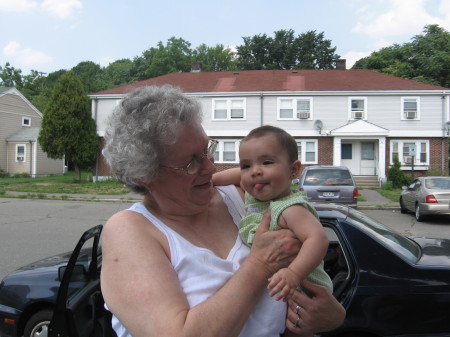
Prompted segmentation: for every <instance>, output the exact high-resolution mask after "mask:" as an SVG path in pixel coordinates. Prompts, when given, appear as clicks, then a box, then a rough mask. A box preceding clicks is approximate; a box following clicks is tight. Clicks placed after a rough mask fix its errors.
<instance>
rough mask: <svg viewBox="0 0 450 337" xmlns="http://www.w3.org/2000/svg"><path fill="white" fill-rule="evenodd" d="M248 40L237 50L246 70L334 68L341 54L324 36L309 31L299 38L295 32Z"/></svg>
mask: <svg viewBox="0 0 450 337" xmlns="http://www.w3.org/2000/svg"><path fill="white" fill-rule="evenodd" d="M274 34H275V36H274V37H273V38H272V37H269V36H267V35H266V34H263V35H255V36H253V37H244V38H243V39H244V44H243V45H241V46H238V47H237V56H238V63H239V65H240V68H241V69H244V70H262V69H332V68H334V64H335V62H336V60H337V59H339V57H340V56H339V55H337V54H335V52H336V47H331V41H330V40H327V39H325V38H324V34H323V33H319V34H318V33H316V31H308V32H306V33H303V34H300V35H298V36H297V37H296V36H295V33H294V31H293V30H292V29H289V30H279V31H276V32H274Z"/></svg>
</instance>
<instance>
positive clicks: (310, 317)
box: [284, 281, 345, 337]
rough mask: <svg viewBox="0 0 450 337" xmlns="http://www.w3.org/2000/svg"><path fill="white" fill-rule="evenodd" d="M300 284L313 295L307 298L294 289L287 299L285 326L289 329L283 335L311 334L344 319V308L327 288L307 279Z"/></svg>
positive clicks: (331, 327) (330, 327)
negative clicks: (290, 296)
mask: <svg viewBox="0 0 450 337" xmlns="http://www.w3.org/2000/svg"><path fill="white" fill-rule="evenodd" d="M301 285H302V287H303V288H305V289H306V290H308V291H310V292H311V293H312V295H313V296H312V298H309V297H308V296H306V295H305V294H302V293H300V292H298V291H296V292H295V293H294V295H293V296H292V298H291V299H290V300H289V301H288V313H287V318H286V328H287V330H289V331H287V330H286V332H285V334H284V336H285V337H287V336H302V337H303V336H312V335H313V334H314V333H318V332H325V331H330V330H333V329H336V328H337V327H339V326H340V325H341V324H342V322H343V321H344V319H345V309H344V307H343V306H342V305H341V304H340V303H339V302H338V301H337V300H336V298H334V296H333V295H332V294H331V293H330V292H329V291H328V289H326V288H325V287H322V286H319V285H316V284H313V283H311V282H308V281H303V282H302V283H301Z"/></svg>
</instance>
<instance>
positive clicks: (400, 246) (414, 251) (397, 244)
mask: <svg viewBox="0 0 450 337" xmlns="http://www.w3.org/2000/svg"><path fill="white" fill-rule="evenodd" d="M349 218H350V219H351V220H352V221H353V222H356V223H359V224H360V226H359V227H360V228H362V229H363V230H364V231H366V232H368V233H369V234H371V236H372V237H374V238H375V239H376V240H378V241H380V242H383V243H384V244H385V245H387V246H388V247H390V248H391V249H392V250H393V251H394V252H396V253H397V254H398V255H400V256H402V257H403V258H405V259H406V260H408V261H410V262H412V263H416V262H417V261H418V260H419V259H420V255H421V249H420V247H419V245H418V244H417V243H415V242H414V241H413V240H410V239H408V238H407V237H405V236H403V235H401V234H399V233H397V232H394V231H393V230H392V229H390V228H389V227H387V226H385V225H383V224H382V223H380V222H378V221H376V220H374V219H372V218H369V217H367V216H365V215H364V214H363V213H360V212H356V211H354V210H352V209H349Z"/></svg>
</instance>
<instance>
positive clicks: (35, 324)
mask: <svg viewBox="0 0 450 337" xmlns="http://www.w3.org/2000/svg"><path fill="white" fill-rule="evenodd" d="M52 316H53V311H52V310H49V309H45V310H41V311H38V312H37V313H35V314H34V315H33V316H31V317H30V319H29V320H28V321H27V324H25V329H24V331H23V337H47V336H48V335H47V333H48V325H49V324H50V321H51V319H52Z"/></svg>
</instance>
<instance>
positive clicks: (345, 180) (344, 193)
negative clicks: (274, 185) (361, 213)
mask: <svg viewBox="0 0 450 337" xmlns="http://www.w3.org/2000/svg"><path fill="white" fill-rule="evenodd" d="M299 190H300V191H304V192H305V193H306V196H307V197H308V200H309V201H315V202H332V203H336V204H342V205H347V206H350V207H356V205H357V202H358V188H357V186H356V182H355V180H354V179H353V176H352V173H351V172H350V170H349V169H348V168H347V167H344V166H307V167H305V168H304V169H303V172H302V175H301V177H300V180H299Z"/></svg>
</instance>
